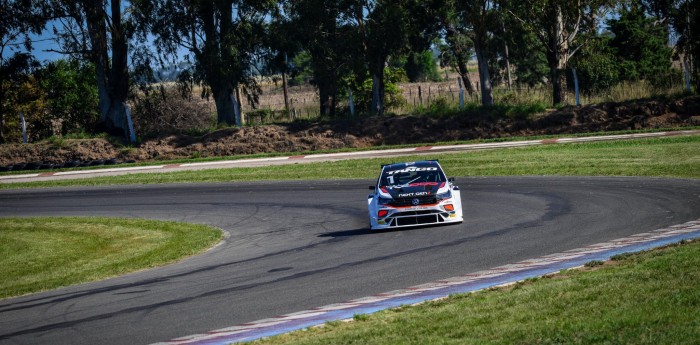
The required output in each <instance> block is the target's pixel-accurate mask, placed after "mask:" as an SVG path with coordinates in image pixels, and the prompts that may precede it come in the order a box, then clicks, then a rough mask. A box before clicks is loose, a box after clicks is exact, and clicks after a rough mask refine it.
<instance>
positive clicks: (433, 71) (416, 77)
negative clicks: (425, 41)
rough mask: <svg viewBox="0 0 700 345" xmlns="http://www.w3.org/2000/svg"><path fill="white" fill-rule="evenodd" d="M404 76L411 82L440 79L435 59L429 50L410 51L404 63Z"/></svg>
mask: <svg viewBox="0 0 700 345" xmlns="http://www.w3.org/2000/svg"><path fill="white" fill-rule="evenodd" d="M403 67H404V69H405V70H406V76H407V77H408V80H409V81H411V82H426V81H441V80H442V78H441V77H440V73H439V72H438V69H437V61H436V60H435V57H434V56H433V52H432V51H431V50H424V51H422V52H419V53H410V54H408V56H407V58H406V62H405V64H404V66H403Z"/></svg>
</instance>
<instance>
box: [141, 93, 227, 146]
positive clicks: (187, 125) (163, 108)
mask: <svg viewBox="0 0 700 345" xmlns="http://www.w3.org/2000/svg"><path fill="white" fill-rule="evenodd" d="M132 116H133V119H134V129H135V131H136V133H139V135H140V136H142V137H149V136H154V135H159V134H164V133H192V132H195V133H196V132H202V131H205V130H208V129H210V128H212V126H213V125H214V118H213V116H212V113H211V111H210V109H209V106H208V105H206V104H205V103H204V102H200V101H197V100H193V99H191V97H183V96H182V94H181V93H180V92H179V91H178V90H177V89H176V88H165V87H161V88H160V89H156V90H150V91H149V92H146V93H144V94H139V95H137V96H136V97H135V100H134V107H133V111H132Z"/></svg>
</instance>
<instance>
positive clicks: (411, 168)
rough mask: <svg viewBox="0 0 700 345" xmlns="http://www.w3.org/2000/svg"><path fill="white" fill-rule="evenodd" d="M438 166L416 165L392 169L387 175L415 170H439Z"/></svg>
mask: <svg viewBox="0 0 700 345" xmlns="http://www.w3.org/2000/svg"><path fill="white" fill-rule="evenodd" d="M437 170H438V168H437V167H426V168H416V167H410V168H405V169H401V170H392V171H387V172H386V174H387V175H394V174H397V173H405V172H413V171H437Z"/></svg>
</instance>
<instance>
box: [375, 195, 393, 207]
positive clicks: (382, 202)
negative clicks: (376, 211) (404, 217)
mask: <svg viewBox="0 0 700 345" xmlns="http://www.w3.org/2000/svg"><path fill="white" fill-rule="evenodd" d="M393 200H394V199H391V198H382V197H381V196H380V197H379V198H377V204H379V205H388V204H389V203H391V201H393Z"/></svg>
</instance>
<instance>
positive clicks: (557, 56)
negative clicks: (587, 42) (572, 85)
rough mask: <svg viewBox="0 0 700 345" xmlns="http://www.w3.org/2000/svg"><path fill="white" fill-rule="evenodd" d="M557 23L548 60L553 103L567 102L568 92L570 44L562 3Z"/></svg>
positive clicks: (559, 7)
mask: <svg viewBox="0 0 700 345" xmlns="http://www.w3.org/2000/svg"><path fill="white" fill-rule="evenodd" d="M555 11H556V23H554V24H555V25H554V28H553V30H551V33H552V37H550V38H549V43H550V47H549V49H548V51H549V52H548V54H547V60H549V61H548V62H549V69H550V75H551V77H552V103H553V104H554V105H557V104H565V103H566V102H567V98H568V97H567V93H566V65H567V62H568V61H567V56H568V52H569V44H568V42H567V41H566V40H565V38H564V35H565V33H564V15H563V13H562V10H561V5H559V4H557V5H556V9H555Z"/></svg>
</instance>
